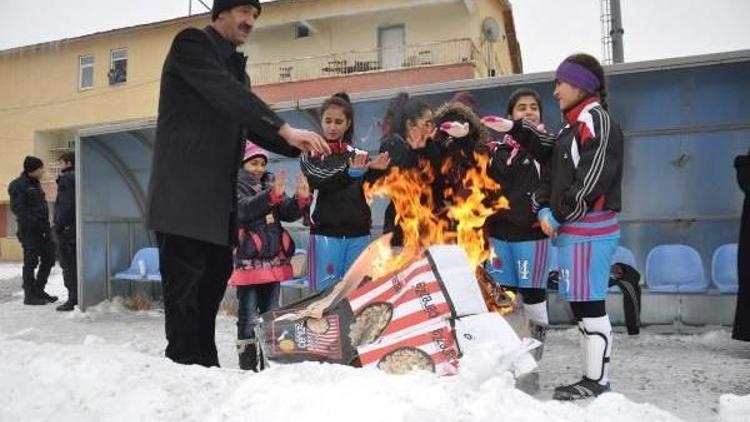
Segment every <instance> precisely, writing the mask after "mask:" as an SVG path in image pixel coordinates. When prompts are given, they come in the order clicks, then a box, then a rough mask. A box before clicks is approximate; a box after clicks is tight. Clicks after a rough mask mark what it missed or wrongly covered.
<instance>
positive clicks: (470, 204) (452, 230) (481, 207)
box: [365, 153, 508, 274]
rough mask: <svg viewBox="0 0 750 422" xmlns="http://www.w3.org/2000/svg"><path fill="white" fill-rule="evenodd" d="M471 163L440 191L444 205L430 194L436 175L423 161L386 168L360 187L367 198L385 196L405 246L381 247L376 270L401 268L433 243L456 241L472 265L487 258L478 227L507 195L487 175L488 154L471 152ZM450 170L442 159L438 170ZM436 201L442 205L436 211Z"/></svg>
mask: <svg viewBox="0 0 750 422" xmlns="http://www.w3.org/2000/svg"><path fill="white" fill-rule="evenodd" d="M472 162H473V163H474V164H473V166H471V167H469V168H468V169H466V170H465V172H464V174H463V176H462V177H461V180H460V185H459V186H452V187H447V188H446V189H445V190H444V192H443V193H444V197H445V198H446V199H447V201H446V203H445V204H435V201H434V198H433V195H432V185H433V183H434V182H435V175H434V172H433V170H432V168H431V167H430V165H429V164H428V163H426V162H421V163H420V165H419V166H418V168H417V169H408V170H404V169H400V168H391V170H390V172H389V173H388V174H387V175H386V176H384V177H382V178H380V179H379V180H378V181H376V182H375V183H374V184H367V185H366V186H365V192H366V194H367V196H368V198H370V199H372V198H373V197H375V196H388V197H390V199H391V200H392V201H393V203H394V206H395V208H396V224H398V225H399V226H400V227H401V229H402V230H403V233H404V240H403V245H404V248H403V250H402V251H401V252H400V253H399V254H398V255H396V256H393V255H392V251H391V250H390V249H389V248H387V247H384V248H382V253H381V254H380V256H379V258H378V259H377V260H376V262H374V266H375V268H376V272H377V273H378V274H385V273H387V272H389V271H393V270H395V269H397V268H399V267H401V266H402V265H403V264H405V263H406V262H408V261H409V260H411V259H413V258H414V257H415V256H416V255H417V254H419V253H421V252H422V251H423V250H424V249H426V248H428V247H429V246H431V245H436V244H458V245H460V246H461V247H463V249H464V250H465V251H466V254H467V256H468V257H469V262H470V263H471V264H472V265H473V266H480V265H481V264H482V263H483V262H484V261H486V260H487V259H488V258H489V257H490V247H489V244H488V242H487V241H486V239H485V235H484V230H483V226H484V223H485V220H486V219H487V218H488V217H490V216H491V215H493V214H495V213H496V212H497V211H498V210H501V209H504V208H508V200H507V199H506V198H505V197H503V196H500V195H498V192H499V190H500V185H499V184H498V183H497V182H496V181H495V180H493V179H492V178H491V177H489V175H488V174H487V164H488V162H489V157H488V156H486V155H483V154H477V153H474V160H473V161H472ZM453 170H455V167H454V165H453V163H452V161H451V160H450V159H446V160H445V161H444V163H443V165H442V168H441V169H440V172H441V175H442V176H448V175H449V174H450V172H452V171H453ZM454 185H455V183H454ZM435 205H438V207H437V208H443V207H444V208H445V209H444V210H441V211H442V212H439V215H436V207H435ZM446 217H447V218H446Z"/></svg>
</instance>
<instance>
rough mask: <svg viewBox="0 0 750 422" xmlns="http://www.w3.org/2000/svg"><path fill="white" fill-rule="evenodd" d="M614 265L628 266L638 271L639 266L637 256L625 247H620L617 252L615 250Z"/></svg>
mask: <svg viewBox="0 0 750 422" xmlns="http://www.w3.org/2000/svg"><path fill="white" fill-rule="evenodd" d="M612 263H613V264H616V263H620V264H626V265H630V266H631V267H633V268H634V269H636V270H637V269H638V266H637V265H636V263H635V255H633V252H631V251H630V249H628V248H626V247H624V246H618V247H617V250H615V253H614V255H612Z"/></svg>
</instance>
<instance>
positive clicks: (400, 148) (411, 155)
mask: <svg viewBox="0 0 750 422" xmlns="http://www.w3.org/2000/svg"><path fill="white" fill-rule="evenodd" d="M380 152H388V156H389V157H390V159H391V166H392V167H398V168H401V169H416V168H419V165H420V163H421V162H424V163H426V164H428V165H429V166H430V167H431V168H432V169H433V174H434V175H435V176H434V180H433V181H432V198H433V205H434V208H435V213H436V214H437V213H438V212H439V210H440V209H442V206H443V180H442V177H440V176H439V170H440V163H441V159H442V157H441V153H440V148H439V147H438V145H437V144H435V143H434V142H432V141H428V142H427V145H425V147H424V148H420V149H412V148H411V147H410V146H409V144H408V143H407V142H406V140H405V139H404V138H403V137H401V136H399V135H397V134H393V135H390V136H387V137H386V138H384V139H383V140H382V142H381V144H380ZM382 173H383V172H381V173H380V174H382ZM421 202H422V203H424V200H422V201H421ZM391 232H393V239H392V240H391V244H392V245H393V246H401V245H402V244H403V232H402V231H401V228H400V227H398V226H397V225H396V207H395V205H394V204H393V201H391V202H390V203H389V204H388V207H387V208H386V209H385V215H384V216H383V233H391Z"/></svg>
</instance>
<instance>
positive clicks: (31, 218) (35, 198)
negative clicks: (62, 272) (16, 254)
mask: <svg viewBox="0 0 750 422" xmlns="http://www.w3.org/2000/svg"><path fill="white" fill-rule="evenodd" d="M43 175H44V163H42V160H40V159H38V158H36V157H32V156H28V157H26V158H25V159H24V161H23V173H21V175H20V176H19V177H18V178H17V179H15V180H14V181H12V182H10V185H9V186H8V194H9V196H10V209H11V211H13V214H15V216H16V221H17V222H18V232H17V236H18V240H19V241H21V246H22V247H23V294H24V296H23V303H24V304H26V305H45V304H47V303H52V302H55V301H57V297H55V296H50V295H49V294H47V292H45V291H44V286H46V285H47V278H48V277H49V272H50V270H51V269H52V266H53V265H55V243H54V241H53V240H52V231H51V229H50V225H49V209H48V207H47V199H46V198H45V195H44V191H43V190H42V185H41V183H39V180H41V179H42V176H43ZM37 265H39V271H37V273H36V276H34V271H35V270H36V267H37Z"/></svg>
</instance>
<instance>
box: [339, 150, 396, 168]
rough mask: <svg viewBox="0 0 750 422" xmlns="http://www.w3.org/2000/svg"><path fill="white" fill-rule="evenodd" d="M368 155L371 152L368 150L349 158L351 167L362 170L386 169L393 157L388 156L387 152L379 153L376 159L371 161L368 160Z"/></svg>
mask: <svg viewBox="0 0 750 422" xmlns="http://www.w3.org/2000/svg"><path fill="white" fill-rule="evenodd" d="M368 157H369V154H368V153H367V152H366V151H362V152H357V154H355V155H354V158H352V159H351V160H349V167H350V168H352V169H361V170H368V169H375V170H385V169H387V168H388V166H389V165H390V164H391V158H390V157H389V156H388V153H387V152H382V153H380V154H378V155H377V156H375V159H374V160H371V161H368Z"/></svg>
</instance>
